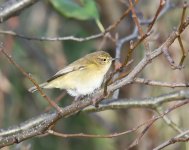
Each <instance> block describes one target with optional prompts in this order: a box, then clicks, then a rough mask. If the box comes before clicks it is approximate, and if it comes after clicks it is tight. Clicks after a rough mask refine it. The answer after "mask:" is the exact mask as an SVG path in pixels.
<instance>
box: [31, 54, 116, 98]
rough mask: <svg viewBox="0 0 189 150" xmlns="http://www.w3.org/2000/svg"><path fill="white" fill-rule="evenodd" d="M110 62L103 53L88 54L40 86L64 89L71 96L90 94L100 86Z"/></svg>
mask: <svg viewBox="0 0 189 150" xmlns="http://www.w3.org/2000/svg"><path fill="white" fill-rule="evenodd" d="M112 60H113V59H112V57H111V56H110V55H109V54H108V53H106V52H104V51H98V52H94V53H91V54H88V55H86V56H84V57H83V58H80V59H78V60H76V61H74V62H73V63H71V64H70V65H68V66H67V67H65V68H63V69H62V70H60V71H58V72H57V73H56V74H55V75H54V76H53V77H52V78H50V79H49V80H47V82H45V83H43V84H41V85H40V86H41V88H46V89H50V88H59V89H65V90H67V91H68V93H69V94H70V95H72V96H81V95H87V94H91V93H92V92H93V91H94V90H95V89H97V88H99V87H100V86H101V84H102V82H103V79H104V76H105V74H106V73H107V71H108V70H109V68H110V66H111V63H112ZM29 91H31V92H34V91H36V88H35V87H32V88H30V89H29Z"/></svg>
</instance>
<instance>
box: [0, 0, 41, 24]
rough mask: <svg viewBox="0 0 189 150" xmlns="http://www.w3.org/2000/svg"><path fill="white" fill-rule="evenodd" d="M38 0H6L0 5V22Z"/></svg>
mask: <svg viewBox="0 0 189 150" xmlns="http://www.w3.org/2000/svg"><path fill="white" fill-rule="evenodd" d="M38 1H39V0H7V1H6V2H5V3H3V4H2V5H0V23H2V22H4V21H5V20H7V19H9V18H10V17H12V16H16V15H18V14H19V13H20V12H21V11H22V10H24V9H25V8H27V7H29V6H31V5H32V4H34V3H36V2H38Z"/></svg>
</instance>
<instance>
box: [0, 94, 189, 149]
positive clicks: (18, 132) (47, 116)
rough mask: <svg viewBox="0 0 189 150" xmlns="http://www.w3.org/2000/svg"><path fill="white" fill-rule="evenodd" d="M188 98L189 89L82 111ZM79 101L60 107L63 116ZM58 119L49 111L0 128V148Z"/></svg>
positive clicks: (39, 132)
mask: <svg viewBox="0 0 189 150" xmlns="http://www.w3.org/2000/svg"><path fill="white" fill-rule="evenodd" d="M188 98H189V91H179V92H174V93H171V94H166V95H162V96H160V97H155V98H150V99H144V100H138V101H137V100H134V101H133V100H132V101H126V100H124V101H123V100H119V101H113V102H111V101H107V103H103V104H99V108H98V109H95V108H94V107H92V106H90V107H87V108H85V109H84V110H83V112H97V111H104V110H107V109H121V108H122V109H123V108H124V109H126V108H133V107H135V108H136V107H137V108H150V109H153V108H155V107H157V106H158V105H161V104H163V103H167V102H170V101H177V100H185V99H188ZM105 102H106V101H105ZM80 103H82V104H83V105H84V103H85V102H84V101H79V102H77V104H76V103H74V104H72V105H70V106H67V107H66V108H62V109H63V114H64V117H65V116H68V115H70V114H71V113H73V112H71V111H73V109H74V108H77V107H76V106H77V105H78V106H79V107H81V106H80V105H81V104H80ZM75 105H76V106H75ZM108 105H109V106H108ZM75 111H76V110H75ZM58 119H60V116H59V115H58V112H57V111H51V112H47V113H44V114H42V115H39V116H37V117H34V118H31V119H29V120H28V121H25V122H23V123H21V124H20V125H18V126H14V127H12V128H8V129H1V130H0V148H1V147H4V146H7V145H11V144H14V143H19V142H21V141H23V140H26V139H28V138H31V137H33V136H37V135H42V134H45V133H46V131H47V130H48V128H50V127H51V126H52V125H53V124H54V123H56V121H58ZM137 129H138V128H137ZM47 132H48V131H47Z"/></svg>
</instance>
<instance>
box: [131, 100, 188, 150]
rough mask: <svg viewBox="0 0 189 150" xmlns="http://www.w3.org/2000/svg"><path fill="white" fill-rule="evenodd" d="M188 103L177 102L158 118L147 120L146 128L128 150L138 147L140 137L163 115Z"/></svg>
mask: <svg viewBox="0 0 189 150" xmlns="http://www.w3.org/2000/svg"><path fill="white" fill-rule="evenodd" d="M188 103H189V100H186V101H183V102H179V103H177V104H175V105H173V106H172V107H170V108H168V109H167V110H166V111H164V113H163V114H161V115H160V116H157V117H154V116H153V118H152V119H150V120H151V121H150V120H149V123H148V124H147V125H146V127H145V128H144V129H143V131H142V132H141V133H140V134H139V136H138V137H137V138H136V139H135V140H134V141H133V142H132V143H131V145H130V146H129V147H128V149H131V148H133V147H134V146H136V145H138V143H139V141H140V140H141V139H142V137H143V136H144V134H145V133H146V132H147V131H148V129H149V128H150V127H151V126H152V125H153V124H154V122H156V121H157V120H159V119H160V118H163V117H164V116H165V115H167V114H168V113H170V112H172V111H173V110H175V109H177V108H179V107H181V106H184V105H186V104H188Z"/></svg>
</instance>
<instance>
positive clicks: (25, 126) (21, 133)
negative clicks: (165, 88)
mask: <svg viewBox="0 0 189 150" xmlns="http://www.w3.org/2000/svg"><path fill="white" fill-rule="evenodd" d="M188 25H189V18H188V19H186V21H184V23H183V25H182V30H181V32H182V31H184V30H185V29H186V27H187V26H188ZM177 32H178V31H176V32H175V31H173V32H172V33H171V34H170V36H169V37H168V38H167V40H166V41H165V42H164V43H163V44H162V45H161V46H160V47H159V48H157V49H156V50H154V51H153V52H151V53H150V54H148V55H146V56H145V57H144V58H143V59H142V60H141V61H140V62H139V63H138V64H137V65H136V67H135V68H134V69H133V70H132V71H131V72H130V73H129V74H128V75H127V76H126V77H124V78H122V79H120V80H117V81H116V82H114V83H113V84H111V85H110V86H108V88H107V92H112V91H114V90H116V89H118V88H120V87H122V86H125V85H128V84H130V83H132V82H133V80H134V78H135V77H136V76H137V75H138V73H140V72H141V71H142V70H143V69H144V67H145V66H147V65H148V64H150V62H151V61H152V60H153V59H155V58H156V57H157V56H159V55H160V54H162V49H165V48H167V49H168V48H169V47H170V46H171V44H172V43H173V42H174V40H175V39H176V38H177V37H178V34H177ZM102 97H104V96H103V90H102V89H101V90H99V91H97V92H96V93H94V94H93V95H92V96H90V97H87V98H85V99H84V100H82V101H77V102H75V103H73V104H71V105H69V106H67V107H65V108H63V109H62V113H61V116H60V115H59V114H58V113H57V112H51V113H50V112H49V113H47V114H43V115H41V116H38V117H36V118H33V119H30V120H29V121H26V122H25V123H22V124H21V125H19V126H17V127H13V128H11V129H6V130H5V129H1V130H0V148H1V147H4V146H7V145H11V144H14V143H18V142H21V141H23V140H26V139H28V138H31V137H34V136H36V135H39V134H43V133H45V131H46V130H47V129H48V128H50V127H51V126H52V125H54V124H55V123H56V121H58V120H59V119H60V118H62V117H68V116H70V115H73V114H75V113H77V112H78V111H81V110H82V109H84V108H86V107H87V106H89V105H92V104H94V100H95V101H96V102H97V103H98V102H100V101H102ZM48 115H50V116H48ZM41 118H43V119H41Z"/></svg>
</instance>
